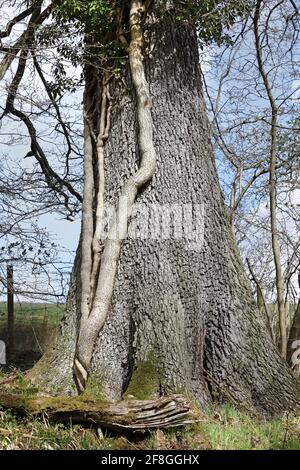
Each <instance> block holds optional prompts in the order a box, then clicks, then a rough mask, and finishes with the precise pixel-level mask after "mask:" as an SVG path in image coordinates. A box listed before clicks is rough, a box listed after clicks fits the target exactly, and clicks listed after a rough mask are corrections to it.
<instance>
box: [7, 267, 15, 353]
mask: <svg viewBox="0 0 300 470" xmlns="http://www.w3.org/2000/svg"><path fill="white" fill-rule="evenodd" d="M14 347H15V312H14V268H13V266H12V265H11V264H8V265H7V351H8V354H9V356H11V354H12V353H13V351H14Z"/></svg>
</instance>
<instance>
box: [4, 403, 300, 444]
mask: <svg viewBox="0 0 300 470" xmlns="http://www.w3.org/2000/svg"><path fill="white" fill-rule="evenodd" d="M0 449H37V450H39V449H40V450H42V449H46V450H51V449H57V450H59V449H66V450H110V449H118V450H127V449H128V450H138V449H143V450H165V449H166V450H184V449H190V450H199V449H200V450H202V449H203V450H205V449H216V450H229V449H233V450H242V449H251V450H258V449H266V450H275V449H297V450H299V449H300V417H296V416H292V415H289V416H285V417H284V418H282V419H274V420H271V421H265V420H257V419H255V418H253V417H251V416H249V415H247V414H246V413H244V412H241V411H238V410H236V409H235V408H233V407H231V406H224V407H222V408H220V409H216V410H215V411H213V412H211V413H210V414H207V415H204V416H203V419H201V422H199V423H198V424H196V425H193V426H189V427H187V428H185V429H183V430H182V429H181V430H178V429H177V430H170V431H166V432H163V431H160V430H158V431H154V432H152V433H150V434H148V435H147V436H144V437H141V438H140V439H139V438H137V437H136V436H135V437H134V439H132V440H131V439H130V438H129V437H124V436H116V435H111V434H109V433H108V434H106V435H105V436H104V438H103V439H101V440H100V439H99V438H98V436H97V433H96V431H95V430H94V429H93V428H84V427H81V426H78V425H76V426H70V425H68V426H66V425H62V424H50V423H49V422H48V421H47V419H46V418H45V419H44V420H38V419H35V420H31V419H29V418H26V419H20V418H19V419H18V418H17V417H16V416H15V415H14V414H12V413H11V412H8V411H3V410H0Z"/></svg>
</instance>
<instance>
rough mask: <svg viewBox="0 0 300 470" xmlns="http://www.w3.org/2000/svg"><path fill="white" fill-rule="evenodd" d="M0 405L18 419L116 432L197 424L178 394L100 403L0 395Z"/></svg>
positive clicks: (89, 400) (83, 399)
mask: <svg viewBox="0 0 300 470" xmlns="http://www.w3.org/2000/svg"><path fill="white" fill-rule="evenodd" d="M0 406H1V407H2V408H4V409H10V410H12V411H14V412H16V413H17V414H20V415H22V416H26V415H31V416H34V417H38V416H46V417H47V418H48V419H49V420H50V421H55V422H72V423H80V424H89V425H95V427H97V428H99V427H101V428H104V429H109V430H113V431H118V432H145V431H147V430H150V429H155V428H164V429H166V428H173V427H179V426H185V425H188V424H192V423H195V422H197V415H196V413H195V411H193V409H192V406H191V404H190V403H189V402H188V400H187V399H186V398H185V397H184V396H182V395H170V396H164V397H161V398H157V399H154V400H136V399H134V398H133V399H127V400H122V401H120V402H104V401H100V400H91V399H87V398H84V396H80V397H76V398H71V397H45V396H34V397H30V398H27V397H25V398H24V397H23V396H20V395H12V394H9V393H8V392H0Z"/></svg>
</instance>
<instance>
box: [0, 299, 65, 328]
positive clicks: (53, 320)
mask: <svg viewBox="0 0 300 470" xmlns="http://www.w3.org/2000/svg"><path fill="white" fill-rule="evenodd" d="M63 311H64V305H63V304H61V305H54V304H46V303H30V302H16V303H15V319H16V322H26V323H34V322H37V323H42V322H47V323H48V324H51V325H56V324H58V323H59V322H60V319H61V317H62V314H63ZM6 316H7V308H6V302H0V322H2V323H3V322H6Z"/></svg>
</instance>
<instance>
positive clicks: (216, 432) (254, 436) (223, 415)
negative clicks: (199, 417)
mask: <svg viewBox="0 0 300 470" xmlns="http://www.w3.org/2000/svg"><path fill="white" fill-rule="evenodd" d="M202 429H203V432H204V434H205V436H206V437H207V439H208V440H209V441H210V443H211V446H212V448H213V449H222V450H251V449H257V450H259V449H261V450H263V449H268V450H271V449H274V450H275V449H295V450H296V449H297V450H299V449H300V417H299V416H293V415H291V414H290V415H286V416H284V417H283V418H281V419H279V418H278V419H273V420H264V419H261V420H258V419H255V418H253V417H251V416H249V415H248V414H246V413H244V412H241V411H239V410H237V409H235V408H233V407H232V406H224V407H223V408H221V409H220V410H218V411H216V412H215V413H214V414H212V415H211V417H209V418H208V419H206V420H204V423H203V426H202Z"/></svg>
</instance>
